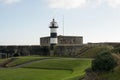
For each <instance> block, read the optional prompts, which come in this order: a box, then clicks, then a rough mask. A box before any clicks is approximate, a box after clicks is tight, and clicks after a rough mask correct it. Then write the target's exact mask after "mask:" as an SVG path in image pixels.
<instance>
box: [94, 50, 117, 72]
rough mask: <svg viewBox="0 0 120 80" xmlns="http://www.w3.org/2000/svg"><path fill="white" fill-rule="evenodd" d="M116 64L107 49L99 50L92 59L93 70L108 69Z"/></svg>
mask: <svg viewBox="0 0 120 80" xmlns="http://www.w3.org/2000/svg"><path fill="white" fill-rule="evenodd" d="M116 66H117V62H116V61H115V60H114V58H113V56H112V54H111V53H110V52H108V51H104V52H101V53H100V54H98V55H97V56H96V57H95V59H94V60H93V61H92V70H93V71H110V70H112V69H114V68H115V67H116Z"/></svg>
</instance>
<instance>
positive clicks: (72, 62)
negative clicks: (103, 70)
mask: <svg viewBox="0 0 120 80" xmlns="http://www.w3.org/2000/svg"><path fill="white" fill-rule="evenodd" d="M90 66H91V60H85V59H72V58H69V59H65V58H61V59H51V60H44V61H38V62H34V63H32V64H28V65H26V66H24V67H25V68H36V69H48V70H69V71H72V74H71V75H70V76H68V77H66V78H64V80H75V78H76V80H77V79H78V78H80V76H83V75H84V74H85V69H87V68H89V67H90Z"/></svg>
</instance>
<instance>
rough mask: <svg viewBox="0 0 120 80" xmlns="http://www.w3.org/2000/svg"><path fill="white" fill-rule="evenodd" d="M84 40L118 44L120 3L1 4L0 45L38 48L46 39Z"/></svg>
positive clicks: (31, 0) (15, 0) (1, 0)
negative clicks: (54, 33) (54, 29)
mask: <svg viewBox="0 0 120 80" xmlns="http://www.w3.org/2000/svg"><path fill="white" fill-rule="evenodd" d="M63 15H64V30H65V32H64V35H67V36H69V35H70V36H71V35H73V36H83V37H84V43H87V42H119V41H120V37H119V35H120V31H119V30H120V0H0V45H39V43H40V42H39V39H40V37H44V36H49V33H50V30H49V22H50V21H51V20H52V18H55V19H56V21H57V22H58V25H59V28H58V35H63Z"/></svg>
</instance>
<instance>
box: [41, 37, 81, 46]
mask: <svg viewBox="0 0 120 80" xmlns="http://www.w3.org/2000/svg"><path fill="white" fill-rule="evenodd" d="M57 38H58V44H57V45H59V46H62V45H64V46H70V45H74V46H75V45H82V44H83V37H82V36H57ZM40 45H41V46H50V37H41V38H40Z"/></svg>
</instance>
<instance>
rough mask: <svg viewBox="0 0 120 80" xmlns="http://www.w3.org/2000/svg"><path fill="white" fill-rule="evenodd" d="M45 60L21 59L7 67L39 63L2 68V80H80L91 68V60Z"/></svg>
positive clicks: (0, 73)
mask: <svg viewBox="0 0 120 80" xmlns="http://www.w3.org/2000/svg"><path fill="white" fill-rule="evenodd" d="M44 58H45V57H37V58H35V57H20V58H19V59H16V60H15V61H13V62H11V63H9V64H7V66H8V67H9V66H15V65H18V64H23V63H26V62H29V61H35V60H38V59H39V61H35V62H33V63H30V64H26V65H24V66H23V67H24V68H6V69H3V68H1V69H0V80H78V78H80V77H81V76H83V75H84V74H85V69H87V68H88V67H90V66H91V60H87V59H76V58H55V59H53V58H52V59H45V60H41V59H44ZM28 59H29V60H28ZM3 61H4V60H3ZM1 62H2V61H1Z"/></svg>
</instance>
